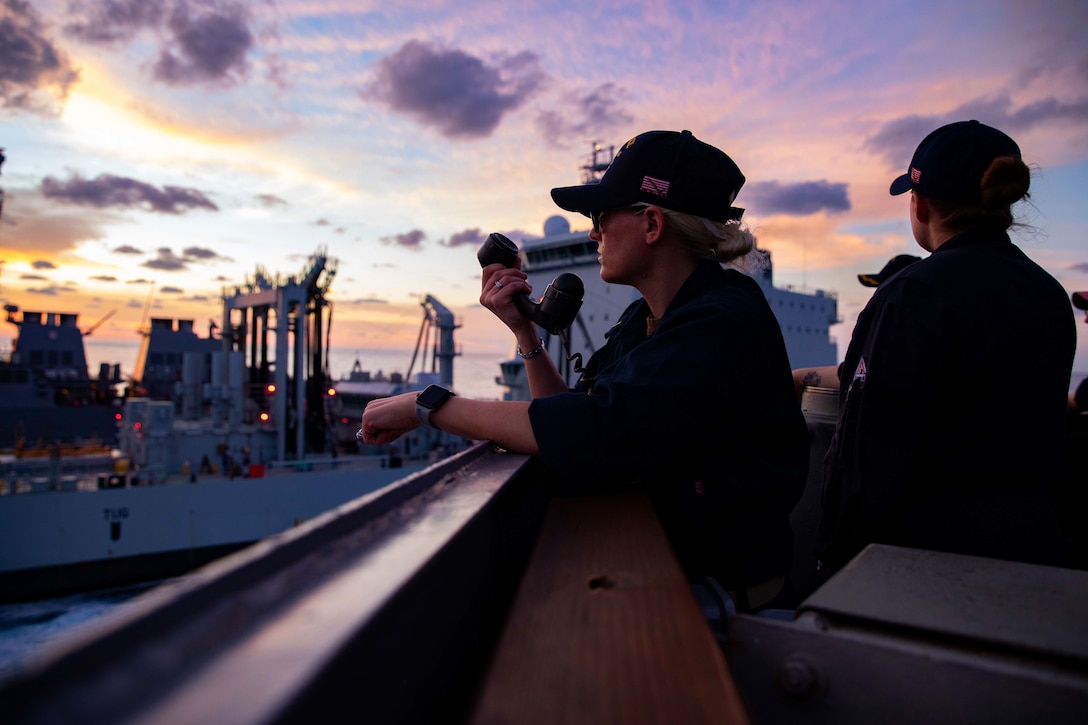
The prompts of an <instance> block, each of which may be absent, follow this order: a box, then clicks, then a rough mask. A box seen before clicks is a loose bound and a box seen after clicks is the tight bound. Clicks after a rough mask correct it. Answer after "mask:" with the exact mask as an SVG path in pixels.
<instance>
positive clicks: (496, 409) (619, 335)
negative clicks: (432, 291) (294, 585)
mask: <svg viewBox="0 0 1088 725" xmlns="http://www.w3.org/2000/svg"><path fill="white" fill-rule="evenodd" d="M743 184H744V176H743V175H742V174H741V171H740V169H739V168H738V167H737V165H736V164H735V163H734V162H733V160H732V159H731V158H729V156H728V155H726V154H725V153H723V152H722V151H720V150H719V149H717V148H715V147H713V146H711V145H709V144H707V143H704V142H703V141H701V140H699V139H697V138H695V136H694V135H692V134H691V132H689V131H683V132H676V131H650V132H647V133H642V134H639V135H638V136H635V137H634V138H632V139H631V140H630V141H628V142H627V143H626V144H625V145H624V146H623V148H622V150H621V151H620V152H619V153H618V154H617V155H616V156H615V158H614V160H613V162H612V164H611V165H610V166H609V168H608V170H607V171H606V172H605V174H604V176H603V177H602V178H601V180H600V182H599V183H597V184H592V185H583V186H574V187H563V188H557V189H553V190H552V192H551V194H552V199H553V200H554V201H555V203H556V204H557V205H559V206H560V207H561V208H563V209H566V210H568V211H574V212H579V213H582V214H585V215H586V216H588V217H590V219H591V220H592V225H593V230H592V231H591V232H590V234H589V237H590V239H592V240H593V241H595V242H596V243H597V245H598V255H599V257H600V262H601V268H600V274H601V277H602V279H603V280H604V281H606V282H609V283H613V284H625V285H630V286H633V287H635V288H636V289H637V290H638V291H639V292H640V293H641V295H642V298H641V299H639V300H637V301H636V302H634V303H633V304H631V305H630V307H628V308H627V310H626V311H625V312H624V313H623V314H622V316H621V317H620V319H619V321H618V322H617V323H616V325H615V326H614V327H613V328H612V329H611V330H610V332H609V333H608V334H607V341H606V343H605V345H604V346H603V347H602V348H601V349H600V350H598V351H597V352H596V353H595V354H594V355H593V356H592V357H591V358H590V359H589V361H588V363H587V365H586V369H585V372H584V374H583V377H582V378H581V379H580V380H579V382H578V383H577V385H576V388H575V389H574V390H570V389H568V387H567V385H566V383H565V382H564V380H563V378H562V377H561V376H560V374H559V372H558V370H557V369H556V366H555V364H554V362H553V361H552V360H551V358H550V356H549V355H547V354H546V352H545V349H544V344H543V342H542V340H541V337H540V334H539V332H538V330H537V327H536V325H535V324H533V322H532V321H531V320H530V319H528V318H527V317H525V316H524V315H523V314H522V313H521V312H520V311H519V309H518V306H517V304H515V301H514V300H515V296H516V295H523V294H528V293H530V292H531V288H530V286H529V284H528V283H527V281H526V276H527V275H526V274H525V273H524V272H522V271H521V270H520V268H519V266H518V265H515V266H513V267H504V266H502V265H501V264H490V265H488V266H486V267H484V269H483V276H482V285H483V286H482V292H481V297H480V301H481V303H482V304H483V305H484V306H486V307H487V308H488V309H490V310H491V311H492V312H493V313H494V314H495V315H496V316H497V317H498V318H499V319H500V320H501V321H502V322H503V323H504V324H506V326H507V327H509V328H510V330H511V332H512V333H513V335H514V337H515V339H516V341H517V344H518V351H519V353H520V355H521V357H522V358H524V360H525V369H526V375H527V378H528V380H529V385H530V390H531V392H532V395H533V400H532V401H530V402H514V401H478V400H469V399H465V398H462V397H454V396H450V395H448V394H445V395H444V394H441V393H439V394H432V393H428V391H424V392H423V393H421V394H420V396H419V399H418V400H417V398H416V396H415V395H414V394H409V395H405V396H399V397H392V398H384V399H379V400H376V401H373V402H372V403H370V404H369V405H368V406H367V408H366V411H365V412H364V413H363V417H362V425H363V430H362V435H363V436H364V439H365V440H366V441H367V442H368V443H384V442H387V441H390V440H392V439H394V438H396V437H397V436H400V435H402V434H403V433H406V432H407V431H409V430H411V429H412V428H414V427H415V426H417V425H419V422H420V419H422V420H423V422H424V423H426V424H429V425H433V426H436V427H438V428H441V429H442V430H446V431H449V432H451V433H454V434H456V435H460V436H462V437H465V438H470V439H475V440H491V441H494V442H495V443H497V444H499V445H501V446H502V447H504V448H506V449H508V450H511V451H517V452H523V453H529V454H533V455H537V456H539V457H540V459H541V460H542V461H543V463H544V464H545V466H546V467H547V468H548V469H549V470H550V471H551V472H552V473H554V476H553V481H554V487H555V490H556V492H559V493H576V492H580V491H594V492H601V491H607V490H620V489H625V488H630V487H637V488H639V489H641V490H644V491H646V492H647V493H648V495H649V497H650V498H651V500H652V501H653V502H654V505H655V507H656V510H657V512H658V514H659V516H660V518H661V521H662V523H663V526H664V528H665V530H666V533H667V534H668V535H669V537H670V540H671V542H672V544H673V547H674V550H675V552H676V554H677V556H678V559H679V561H680V563H681V565H682V566H683V567H684V568H685V570H686V572H687V574H688V575H689V577H690V578H691V579H692V580H693V581H699V580H700V579H701V578H703V577H708V576H709V577H713V578H714V579H715V581H716V583H717V585H718V586H720V588H721V589H724V590H725V591H728V592H731V593H732V596H733V600H734V603H735V605H736V606H737V608H738V609H741V610H744V609H748V610H757V609H760V608H762V607H766V606H769V605H772V604H773V605H774V606H776V607H777V606H779V605H780V604H781V603H785V605H786V606H789V605H791V604H792V602H790V601H788V600H789V595H790V591H789V588H788V586H787V583H786V577H785V575H786V573H787V572H788V571H789V567H790V560H791V554H792V530H791V527H790V522H789V513H790V511H791V510H792V508H793V507H794V505H795V504H796V503H797V501H798V499H799V497H800V494H801V491H802V489H803V488H804V483H805V478H806V474H807V468H808V436H807V429H806V427H805V423H804V418H803V416H802V415H801V412H800V408H799V407H798V406H797V403H796V400H795V399H794V393H793V387H792V383H791V378H790V369H789V361H788V359H787V356H786V349H785V344H784V343H783V340H782V333H781V330H780V328H779V326H778V323H777V321H776V320H775V317H774V314H773V313H772V312H771V309H770V307H769V305H768V304H767V301H766V298H765V297H764V295H763V292H762V291H761V289H760V287H759V285H758V284H757V283H756V282H755V280H753V279H752V278H751V277H749V276H747V275H746V274H744V273H742V272H741V271H738V270H737V269H733V268H728V269H727V268H723V264H728V265H731V266H742V265H743V264H744V263H745V262H746V260H748V259H749V258H750V257H757V256H758V255H750V253H751V252H752V251H753V250H754V247H755V240H754V238H753V236H752V235H751V234H750V233H749V232H748V231H747V229H746V228H745V227H744V226H743V225H742V224H741V221H740V219H741V214H742V212H743V210H742V209H738V208H736V207H734V206H733V202H734V200H735V199H736V197H737V193H738V192H739V191H740V189H741V186H742V185H743ZM417 403H418V404H421V405H422V408H423V410H422V411H421V412H420V417H419V418H417V415H416V408H417ZM776 598H777V601H775V600H776ZM783 600H786V601H785V602H783Z"/></svg>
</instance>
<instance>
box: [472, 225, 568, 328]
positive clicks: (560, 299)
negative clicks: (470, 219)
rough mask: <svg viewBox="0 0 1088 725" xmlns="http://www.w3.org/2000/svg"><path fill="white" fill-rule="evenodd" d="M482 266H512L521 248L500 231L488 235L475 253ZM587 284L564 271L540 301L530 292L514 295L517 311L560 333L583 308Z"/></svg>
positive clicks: (545, 291) (549, 286)
mask: <svg viewBox="0 0 1088 725" xmlns="http://www.w3.org/2000/svg"><path fill="white" fill-rule="evenodd" d="M476 258H477V259H478V260H480V266H481V267H486V266H487V265H489V264H495V263H498V264H501V265H502V266H504V267H513V266H514V263H515V262H516V261H517V258H518V248H517V246H516V245H515V244H514V243H513V242H511V241H510V240H509V239H507V238H506V237H504V236H503V235H502V234H499V233H498V232H495V233H492V234H490V235H488V237H487V240H485V241H484V243H483V245H482V246H481V247H480V250H479V251H478V252H476ZM585 291H586V290H585V285H583V284H582V280H581V279H580V278H579V277H578V275H576V274H570V273H564V274H561V275H559V276H558V277H556V278H555V279H553V280H552V283H551V284H549V285H548V288H547V289H545V290H544V296H543V297H541V298H540V301H539V302H533V301H531V300H530V299H529V297H528V295H525V294H517V295H514V306H515V307H517V308H518V312H520V313H521V314H523V315H525V316H526V317H527V318H529V319H530V320H532V321H533V322H535V323H536V324H538V325H540V326H541V327H542V328H544V329H545V330H547V331H548V332H549V333H550V334H552V335H560V334H562V333H563V331H564V330H566V329H567V328H568V327H570V326H571V325H572V324H573V323H574V319H575V318H576V317H577V316H578V310H579V309H581V307H582V296H583V295H584V294H585Z"/></svg>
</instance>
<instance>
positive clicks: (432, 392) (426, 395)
mask: <svg viewBox="0 0 1088 725" xmlns="http://www.w3.org/2000/svg"><path fill="white" fill-rule="evenodd" d="M450 395H451V393H450V391H448V390H446V389H445V388H443V387H442V386H441V385H428V386H427V387H426V388H425V389H424V390H423V392H422V393H420V394H419V395H417V396H416V404H417V405H422V406H423V407H424V408H431V409H434V408H437V407H438V406H440V405H442V404H443V403H445V402H446V400H448V399H449V397H450Z"/></svg>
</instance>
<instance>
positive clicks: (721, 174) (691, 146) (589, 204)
mask: <svg viewBox="0 0 1088 725" xmlns="http://www.w3.org/2000/svg"><path fill="white" fill-rule="evenodd" d="M742 186H744V174H742V173H741V172H740V169H739V168H738V167H737V165H736V163H734V162H733V159H731V158H729V156H728V155H727V154H725V153H724V152H723V151H720V150H718V149H717V148H715V147H713V146H711V145H710V144H708V143H704V142H702V141H700V140H699V139H697V138H695V136H693V135H692V133H691V131H647V132H646V133H640V134H639V135H638V136H635V137H634V138H632V139H631V140H630V141H628V142H627V143H625V144H624V145H623V147H622V148H620V150H619V152H618V153H617V154H616V156H615V158H613V159H612V163H611V164H609V166H608V169H607V170H606V171H605V172H604V176H602V177H601V180H600V182H598V183H596V184H583V185H581V186H562V187H559V188H556V189H552V200H553V201H554V202H555V203H556V204H557V205H558V206H559V207H560V208H562V209H566V210H567V211H576V212H580V213H582V214H587V215H588V214H590V213H591V212H595V211H605V210H607V209H616V208H619V207H624V206H630V205H632V204H639V203H642V204H654V205H657V206H661V207H664V208H666V209H672V210H673V211H679V212H684V213H686V214H694V215H696V216H701V217H706V218H707V219H713V220H715V221H719V222H724V221H727V220H730V219H740V217H741V214H742V213H743V212H744V210H743V209H737V208H736V207H734V206H733V202H734V201H735V200H736V198H737V193H738V192H740V188H741V187H742Z"/></svg>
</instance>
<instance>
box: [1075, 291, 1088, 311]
mask: <svg viewBox="0 0 1088 725" xmlns="http://www.w3.org/2000/svg"><path fill="white" fill-rule="evenodd" d="M1073 306H1074V307H1076V308H1077V309H1078V310H1088V292H1074V293H1073Z"/></svg>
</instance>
